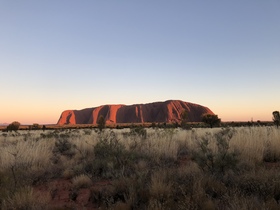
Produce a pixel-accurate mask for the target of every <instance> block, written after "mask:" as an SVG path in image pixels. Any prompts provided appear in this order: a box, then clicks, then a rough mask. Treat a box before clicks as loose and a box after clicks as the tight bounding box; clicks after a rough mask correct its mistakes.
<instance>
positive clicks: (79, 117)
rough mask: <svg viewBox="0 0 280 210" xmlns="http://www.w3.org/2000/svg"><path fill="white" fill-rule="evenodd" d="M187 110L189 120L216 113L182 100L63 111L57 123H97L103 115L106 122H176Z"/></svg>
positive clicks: (196, 119) (198, 120)
mask: <svg viewBox="0 0 280 210" xmlns="http://www.w3.org/2000/svg"><path fill="white" fill-rule="evenodd" d="M184 110H187V112H188V121H190V122H200V121H201V116H202V115H203V114H214V113H213V112H212V111H211V110H210V109H209V108H207V107H205V106H201V105H198V104H193V103H189V102H184V101H180V100H169V101H165V102H155V103H148V104H134V105H128V106H127V105H104V106H99V107H94V108H87V109H82V110H66V111H63V112H62V114H61V116H60V118H59V120H58V122H57V124H59V125H63V124H97V120H98V118H99V116H101V115H102V116H103V117H104V118H105V120H106V124H115V123H116V124H117V123H151V122H155V123H158V122H160V123H163V122H165V123H174V122H178V123H179V122H180V121H181V119H180V115H181V113H182V112H183V111H184Z"/></svg>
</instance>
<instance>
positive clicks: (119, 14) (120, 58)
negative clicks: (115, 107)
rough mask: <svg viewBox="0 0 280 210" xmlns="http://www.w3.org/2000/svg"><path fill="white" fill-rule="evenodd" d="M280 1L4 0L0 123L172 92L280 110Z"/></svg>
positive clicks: (262, 113)
mask: <svg viewBox="0 0 280 210" xmlns="http://www.w3.org/2000/svg"><path fill="white" fill-rule="evenodd" d="M279 11H280V1H279V0H266V1H264V0H235V1H222V0H219V1H218V0H211V1H208V0H197V1H192V0H176V1H170V0H141V1H136V0H119V1H116V0H102V1H101V0H83V1H77V0H75V1H74V0H42V1H38V0H25V1H22V0H13V1H10V0H0V85H1V86H0V95H1V96H0V97H1V101H0V123H11V122H13V121H19V122H20V123H21V124H32V123H40V124H54V123H57V121H58V119H59V117H60V114H61V112H62V111H64V110H68V109H77V110H79V109H83V108H89V107H96V106H100V105H104V104H127V105H130V104H138V103H150V102H156V101H166V100H170V99H174V100H183V101H186V102H192V103H197V104H200V105H203V106H207V107H208V108H210V109H211V110H212V111H213V112H214V113H215V114H217V115H218V116H219V118H221V120H222V121H251V120H254V121H257V120H261V121H265V120H272V112H273V111H275V110H280V95H279V93H280V12H279Z"/></svg>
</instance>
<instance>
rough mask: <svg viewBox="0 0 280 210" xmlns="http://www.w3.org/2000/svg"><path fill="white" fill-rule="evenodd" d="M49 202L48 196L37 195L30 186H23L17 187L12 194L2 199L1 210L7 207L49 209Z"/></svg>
mask: <svg viewBox="0 0 280 210" xmlns="http://www.w3.org/2000/svg"><path fill="white" fill-rule="evenodd" d="M48 202H49V197H48V196H46V195H44V196H39V195H37V194H35V193H34V192H33V189H32V188H31V187H25V188H21V189H18V190H17V191H16V192H15V193H14V195H12V196H11V197H9V198H8V199H6V200H4V201H3V204H2V208H1V209H3V210H9V209H30V210H37V209H42V210H44V209H46V210H47V209H49V208H48V207H47V204H48Z"/></svg>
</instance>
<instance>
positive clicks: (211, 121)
mask: <svg viewBox="0 0 280 210" xmlns="http://www.w3.org/2000/svg"><path fill="white" fill-rule="evenodd" d="M202 122H204V123H206V124H208V125H209V126H210V127H211V128H213V126H215V125H219V124H220V123H221V119H220V118H218V115H215V114H206V115H203V116H202Z"/></svg>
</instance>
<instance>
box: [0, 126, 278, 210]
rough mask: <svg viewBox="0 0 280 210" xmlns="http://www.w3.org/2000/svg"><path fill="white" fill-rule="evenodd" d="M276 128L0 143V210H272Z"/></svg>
mask: <svg viewBox="0 0 280 210" xmlns="http://www.w3.org/2000/svg"><path fill="white" fill-rule="evenodd" d="M279 172H280V129H277V128H276V127H240V128H213V129H206V128H197V129H192V130H182V129H178V128H177V129H174V128H164V129H159V128H149V129H146V128H142V127H136V128H131V129H103V130H101V131H100V130H94V129H81V130H77V129H71V130H60V131H59V130H48V131H45V132H43V131H17V132H9V133H5V135H4V133H3V135H0V207H1V209H61V208H68V209H69V208H70V209H71V208H72V209H73V208H76V209H82V208H83V207H86V208H89V209H94V208H101V209H279V208H280V205H279V202H280V177H279Z"/></svg>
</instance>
